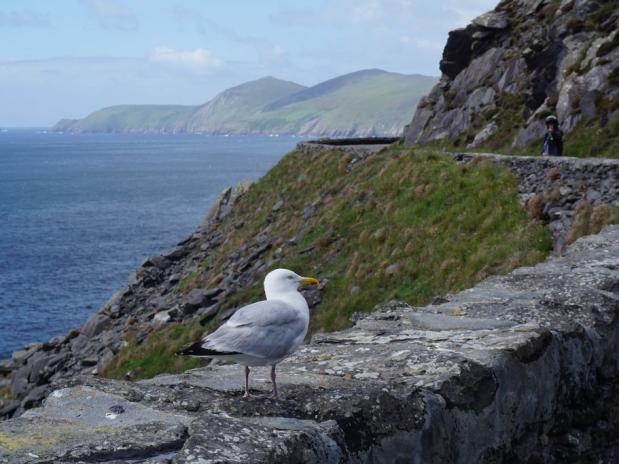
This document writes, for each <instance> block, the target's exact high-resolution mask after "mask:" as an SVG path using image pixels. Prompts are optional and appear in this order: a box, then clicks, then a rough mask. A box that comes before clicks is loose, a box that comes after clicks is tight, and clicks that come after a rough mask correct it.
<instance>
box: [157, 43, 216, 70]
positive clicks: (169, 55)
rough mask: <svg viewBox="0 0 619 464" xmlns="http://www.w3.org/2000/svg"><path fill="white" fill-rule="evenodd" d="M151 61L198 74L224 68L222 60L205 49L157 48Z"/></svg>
mask: <svg viewBox="0 0 619 464" xmlns="http://www.w3.org/2000/svg"><path fill="white" fill-rule="evenodd" d="M150 59H151V61H152V62H153V63H158V64H162V65H166V66H170V67H173V68H180V69H188V70H191V71H194V72H198V73H208V72H211V71H213V70H216V69H218V68H221V67H222V66H223V61H222V60H221V59H219V58H217V57H216V56H214V55H213V54H212V53H211V52H210V51H209V50H206V49H204V48H196V49H194V50H176V49H174V48H170V47H157V48H155V49H154V50H153V52H152V53H151V55H150Z"/></svg>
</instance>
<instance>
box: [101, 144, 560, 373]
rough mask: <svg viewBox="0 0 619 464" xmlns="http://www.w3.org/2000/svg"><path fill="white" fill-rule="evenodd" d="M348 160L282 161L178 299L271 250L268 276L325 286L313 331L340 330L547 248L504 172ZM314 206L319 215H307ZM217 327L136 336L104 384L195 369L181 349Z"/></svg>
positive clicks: (397, 151)
mask: <svg viewBox="0 0 619 464" xmlns="http://www.w3.org/2000/svg"><path fill="white" fill-rule="evenodd" d="M352 157H353V155H349V154H346V153H342V152H330V151H322V152H318V153H303V152H299V151H295V152H292V153H290V154H288V155H287V156H286V157H284V158H283V159H282V160H281V161H280V162H279V163H278V164H277V165H276V166H275V167H274V168H273V169H271V170H270V171H269V172H268V173H267V174H266V175H265V176H264V177H263V178H262V179H261V180H260V181H258V182H257V183H255V184H253V185H252V186H251V187H250V189H249V191H248V192H247V193H246V194H245V195H244V196H243V197H241V198H240V200H239V201H238V202H237V203H236V205H235V207H234V208H233V210H232V212H231V213H230V215H229V216H227V217H226V218H225V219H224V220H223V222H221V223H220V224H218V225H216V226H215V228H214V229H213V230H212V231H211V234H212V235H213V236H218V237H224V238H225V239H224V240H223V242H222V243H221V244H220V245H219V246H217V247H216V248H213V249H212V250H211V251H210V252H209V255H208V257H207V258H206V260H204V261H203V262H201V263H200V264H199V265H197V267H195V269H196V270H195V271H192V272H190V273H188V274H186V275H185V276H184V277H183V278H182V279H181V280H180V281H179V283H178V284H177V286H176V288H174V289H173V290H172V292H173V295H175V299H176V300H178V301H183V298H184V297H185V295H186V294H187V293H188V292H189V291H190V290H191V289H193V288H214V287H216V286H218V285H219V282H220V279H222V275H223V274H222V272H223V271H224V269H226V267H227V266H231V264H230V263H231V261H230V257H233V256H236V257H237V258H238V259H239V261H238V263H242V262H243V260H244V259H245V257H246V256H248V255H249V254H251V252H252V250H253V248H252V247H253V246H254V245H256V244H260V243H265V241H269V242H271V243H273V246H272V248H270V249H268V250H267V251H265V253H264V254H263V255H261V260H263V261H264V262H265V263H269V264H268V269H273V268H278V267H284V268H289V269H293V270H296V271H297V272H299V273H302V274H306V275H313V276H315V277H318V278H319V279H320V280H321V281H323V283H325V284H326V285H325V290H324V293H323V295H322V300H321V303H320V305H319V306H318V307H317V308H316V309H315V310H313V311H312V319H311V330H312V331H318V330H337V329H341V328H343V327H346V326H347V325H349V324H350V316H351V315H352V314H353V313H355V312H369V311H371V310H372V309H373V308H374V306H375V305H377V304H381V303H385V302H387V301H389V300H391V299H393V298H397V299H401V300H404V301H406V302H408V303H410V304H414V305H421V304H426V303H428V302H429V301H430V300H431V299H432V298H433V297H434V296H436V295H443V294H448V293H452V292H456V291H458V290H462V289H464V288H467V287H470V286H472V285H473V284H475V283H476V282H479V281H480V280H482V279H484V278H485V277H487V276H489V275H493V274H501V273H507V272H509V271H511V270H512V269H514V268H515V267H518V266H526V265H530V264H533V263H536V262H538V261H540V260H541V259H543V258H544V257H545V256H546V254H547V253H548V251H549V250H550V248H551V246H552V241H551V238H550V234H549V232H548V229H547V228H546V226H544V225H543V224H541V223H539V222H534V221H532V220H530V219H529V217H528V216H527V213H526V212H525V211H524V209H523V208H522V207H521V206H520V204H519V202H518V189H517V181H516V179H515V178H514V177H513V175H512V174H511V173H510V172H509V171H508V170H507V169H506V168H503V167H499V166H497V165H493V164H489V163H488V164H486V163H478V164H475V165H458V164H456V163H455V162H454V161H453V160H452V159H450V158H447V157H444V156H441V155H437V154H434V153H431V152H419V151H415V153H413V151H412V150H410V149H402V148H401V147H394V148H392V149H390V150H388V151H386V152H383V153H381V154H378V155H374V156H372V157H370V158H368V159H367V160H366V161H363V162H360V163H357V164H356V165H355V167H354V169H352V170H349V169H348V164H349V163H350V161H351V159H352ZM279 198H281V200H282V201H283V203H282V204H281V206H280V207H279V208H278V209H277V211H276V212H275V211H274V209H273V205H274V204H276V203H277V202H278V199H279ZM308 208H309V211H313V213H311V214H309V215H307V214H305V212H306V211H308ZM205 240H206V239H205ZM205 243H207V242H205ZM200 245H201V244H200V243H198V244H197V245H196V246H200ZM205 246H207V245H205ZM188 259H191V258H188ZM239 265H240V264H239ZM268 269H267V270H268ZM265 272H266V270H265ZM262 298H263V288H262V282H261V281H260V280H256V281H253V282H248V283H247V284H245V285H244V286H241V287H240V288H239V290H238V291H237V292H236V293H234V294H230V295H228V296H226V300H225V305H224V306H223V307H222V308H221V309H220V311H225V310H226V309H229V308H234V307H236V306H237V305H240V304H246V303H247V302H250V301H253V300H257V299H262ZM218 323H220V321H218V319H217V318H213V319H212V320H211V321H210V322H209V323H208V324H207V326H206V328H204V327H202V326H201V325H200V321H199V318H198V320H191V321H188V322H184V323H182V324H171V325H169V326H167V327H165V328H162V329H157V330H155V331H153V332H152V333H151V334H150V335H149V337H148V338H147V339H146V340H145V341H144V342H143V343H139V342H138V341H136V340H132V339H130V340H129V346H128V347H127V348H126V349H123V350H121V351H120V352H119V353H118V354H117V355H116V357H115V358H114V359H113V360H112V361H111V363H110V364H109V365H108V366H107V368H106V370H105V372H104V375H106V376H110V377H118V378H122V377H123V376H124V375H125V374H126V372H128V371H131V372H133V375H134V376H135V378H144V377H149V376H153V375H156V374H158V373H160V372H166V371H168V372H169V371H182V370H183V369H186V368H188V367H195V366H196V365H197V361H196V360H194V359H186V358H182V357H177V356H174V352H175V351H176V350H177V349H179V348H180V347H181V346H182V345H183V344H186V343H187V342H188V341H189V340H191V339H195V338H196V337H199V336H200V334H201V333H202V332H203V331H204V330H205V329H206V330H212V329H214V328H215V327H216V326H217V324H218Z"/></svg>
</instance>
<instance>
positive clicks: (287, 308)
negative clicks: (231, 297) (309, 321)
mask: <svg viewBox="0 0 619 464" xmlns="http://www.w3.org/2000/svg"><path fill="white" fill-rule="evenodd" d="M305 330H306V322H305V320H304V319H303V318H302V317H301V315H300V313H299V311H298V310H296V309H295V308H294V307H293V306H291V305H289V304H287V303H285V302H283V301H280V300H265V301H259V302H258V303H253V304H250V305H247V306H244V307H242V308H241V309H239V310H238V311H237V312H236V313H234V315H233V316H232V317H231V318H230V319H229V320H228V321H227V322H226V323H225V324H223V325H222V326H221V327H219V328H218V329H217V330H216V331H215V332H213V333H212V334H210V335H208V336H206V337H205V338H204V339H202V348H204V349H207V350H214V351H217V352H221V353H222V354H223V353H242V354H246V355H250V356H256V357H260V358H266V359H278V358H283V357H285V356H286V355H288V354H289V353H290V352H291V350H293V349H294V348H296V346H297V344H298V342H299V338H300V337H303V336H304V335H305Z"/></svg>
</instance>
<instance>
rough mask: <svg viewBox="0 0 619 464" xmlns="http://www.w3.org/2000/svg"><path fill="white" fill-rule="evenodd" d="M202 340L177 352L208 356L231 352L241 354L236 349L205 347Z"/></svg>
mask: <svg viewBox="0 0 619 464" xmlns="http://www.w3.org/2000/svg"><path fill="white" fill-rule="evenodd" d="M202 343H203V342H202V341H199V342H196V343H194V344H192V345H189V346H188V347H187V348H185V349H183V350H181V351H179V352H178V353H176V354H179V355H183V356H206V357H216V356H226V355H231V354H239V353H237V352H234V351H218V350H213V349H211V348H205V347H204V346H203V345H202Z"/></svg>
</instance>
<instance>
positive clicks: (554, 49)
mask: <svg viewBox="0 0 619 464" xmlns="http://www.w3.org/2000/svg"><path fill="white" fill-rule="evenodd" d="M618 21H619V8H618V7H617V4H616V3H615V2H602V1H580V0H576V1H573V0H565V1H562V2H558V1H556V2H555V1H549V0H539V1H530V0H503V1H501V2H500V3H499V4H498V6H497V7H496V8H495V10H494V11H491V12H489V13H486V14H484V15H482V16H480V17H478V18H476V19H474V20H473V21H472V23H471V24H469V25H468V26H467V27H466V28H463V29H457V30H455V31H452V32H450V33H449V38H448V40H447V44H446V45H445V49H444V51H443V59H442V60H441V62H440V69H441V72H442V73H443V75H442V77H441V80H440V82H439V83H438V84H437V85H436V86H435V87H434V89H433V90H432V91H431V92H430V94H429V95H428V96H427V97H426V98H425V99H422V100H421V102H420V103H419V105H418V107H417V111H416V113H415V115H414V117H413V120H412V122H411V123H410V124H409V125H408V126H407V127H406V128H405V130H404V138H405V143H406V144H407V145H412V144H415V143H423V142H430V141H436V140H448V141H449V142H451V143H455V144H456V145H461V146H462V145H468V146H470V147H476V146H484V145H489V146H491V147H494V148H498V147H501V146H504V145H505V144H511V145H512V146H513V147H516V148H521V147H525V146H527V145H529V144H531V143H532V142H537V141H539V140H540V139H541V136H542V135H543V133H544V123H543V120H544V118H545V117H546V116H547V115H549V114H551V113H554V114H556V115H557V116H558V118H559V120H560V121H561V129H563V131H564V132H566V133H569V132H570V131H571V130H572V129H574V128H575V127H576V126H577V125H578V124H581V125H582V124H585V125H587V127H590V128H591V129H592V130H594V129H595V128H604V127H607V126H608V125H609V124H611V126H612V124H613V121H615V120H616V118H617V117H619V110H618V106H617V102H618V98H619V88H618V85H617V84H618V81H617V68H619V49H618V48H617V45H618V44H619V37H618V34H619V30H618ZM615 122H616V121H615ZM608 127H610V126H608ZM615 130H616V129H615Z"/></svg>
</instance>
